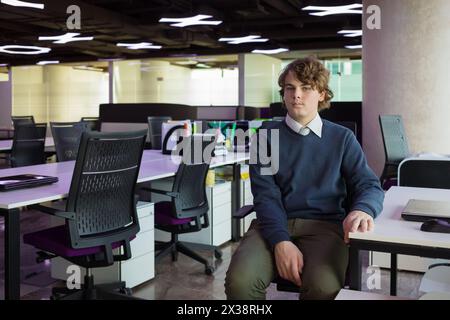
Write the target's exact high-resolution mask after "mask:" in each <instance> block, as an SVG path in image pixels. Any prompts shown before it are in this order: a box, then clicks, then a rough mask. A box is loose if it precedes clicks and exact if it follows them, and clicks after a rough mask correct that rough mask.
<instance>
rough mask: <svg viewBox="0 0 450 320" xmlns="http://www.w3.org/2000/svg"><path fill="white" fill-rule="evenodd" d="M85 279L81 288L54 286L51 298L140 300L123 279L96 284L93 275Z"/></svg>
mask: <svg viewBox="0 0 450 320" xmlns="http://www.w3.org/2000/svg"><path fill="white" fill-rule="evenodd" d="M84 279H85V282H84V283H85V284H84V285H82V286H81V289H69V288H67V287H62V288H52V296H51V297H50V300H140V299H139V298H136V297H133V296H131V294H132V292H131V289H130V288H127V287H126V285H125V282H123V281H122V282H115V283H106V284H98V285H94V284H93V277H92V276H85V278H84Z"/></svg>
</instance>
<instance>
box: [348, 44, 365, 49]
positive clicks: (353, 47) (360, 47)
mask: <svg viewBox="0 0 450 320" xmlns="http://www.w3.org/2000/svg"><path fill="white" fill-rule="evenodd" d="M345 47H346V48H347V49H362V44H358V45H354V46H345Z"/></svg>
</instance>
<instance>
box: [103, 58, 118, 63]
mask: <svg viewBox="0 0 450 320" xmlns="http://www.w3.org/2000/svg"><path fill="white" fill-rule="evenodd" d="M121 60H123V58H100V59H97V61H100V62H114V61H121Z"/></svg>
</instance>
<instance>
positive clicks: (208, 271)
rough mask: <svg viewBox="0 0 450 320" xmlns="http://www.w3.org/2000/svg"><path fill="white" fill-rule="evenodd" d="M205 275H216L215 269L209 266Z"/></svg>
mask: <svg viewBox="0 0 450 320" xmlns="http://www.w3.org/2000/svg"><path fill="white" fill-rule="evenodd" d="M205 273H206V274H207V275H208V276H210V275H212V274H213V273H214V267H212V266H207V267H206V268H205Z"/></svg>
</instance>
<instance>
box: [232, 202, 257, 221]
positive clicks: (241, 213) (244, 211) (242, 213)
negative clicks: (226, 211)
mask: <svg viewBox="0 0 450 320" xmlns="http://www.w3.org/2000/svg"><path fill="white" fill-rule="evenodd" d="M253 211H255V208H254V207H253V205H247V206H243V207H240V208H239V210H238V211H236V212H235V213H234V214H233V218H235V219H242V218H245V217H246V216H248V215H249V214H250V213H252V212H253Z"/></svg>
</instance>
